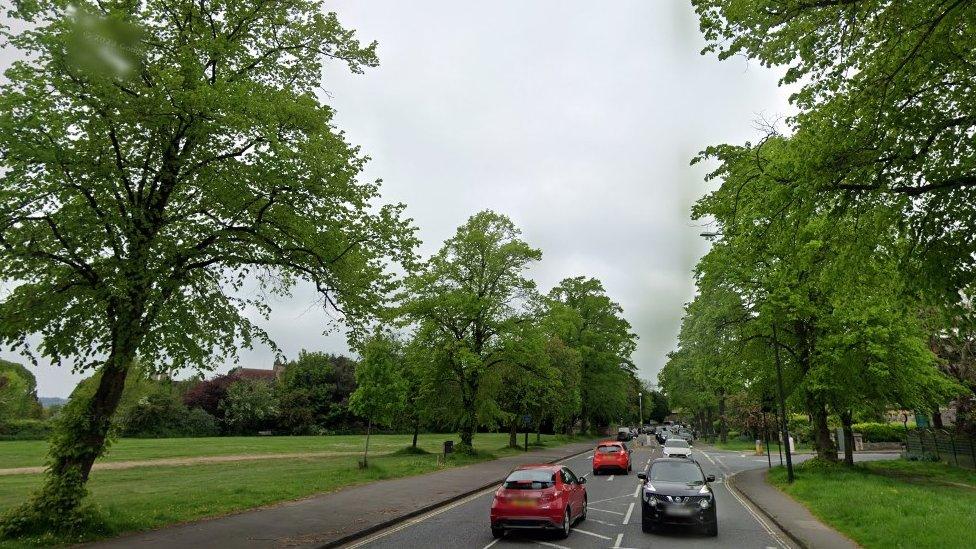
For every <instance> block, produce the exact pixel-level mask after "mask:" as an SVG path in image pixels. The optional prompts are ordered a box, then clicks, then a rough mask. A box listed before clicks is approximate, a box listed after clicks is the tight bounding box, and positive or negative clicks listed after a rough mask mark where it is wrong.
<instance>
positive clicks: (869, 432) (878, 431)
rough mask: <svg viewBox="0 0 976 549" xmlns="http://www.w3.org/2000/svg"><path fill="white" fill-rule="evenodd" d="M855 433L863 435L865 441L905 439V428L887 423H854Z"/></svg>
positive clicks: (898, 440)
mask: <svg viewBox="0 0 976 549" xmlns="http://www.w3.org/2000/svg"><path fill="white" fill-rule="evenodd" d="M852 428H853V430H854V432H855V433H861V434H862V435H864V441H865V442H901V441H903V440H905V428H904V427H902V426H900V425H891V424H888V423H855V424H854V425H853V426H852Z"/></svg>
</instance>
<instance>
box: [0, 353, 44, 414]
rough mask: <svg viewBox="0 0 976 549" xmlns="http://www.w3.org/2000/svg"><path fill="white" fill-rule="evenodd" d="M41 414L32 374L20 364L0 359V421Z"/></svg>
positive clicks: (35, 383) (35, 382)
mask: <svg viewBox="0 0 976 549" xmlns="http://www.w3.org/2000/svg"><path fill="white" fill-rule="evenodd" d="M42 415H43V410H42V409H41V403H40V402H39V401H38V400H37V381H36V380H35V379H34V374H32V373H31V372H30V370H28V369H27V368H25V367H24V366H23V365H21V364H17V363H15V362H10V361H7V360H2V359H0V423H3V422H4V421H7V420H9V419H14V418H17V419H23V418H34V419H39V418H41V417H42Z"/></svg>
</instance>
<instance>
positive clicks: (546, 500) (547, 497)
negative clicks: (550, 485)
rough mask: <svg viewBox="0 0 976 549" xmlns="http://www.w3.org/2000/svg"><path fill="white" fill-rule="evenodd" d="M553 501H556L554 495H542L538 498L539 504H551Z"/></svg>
mask: <svg viewBox="0 0 976 549" xmlns="http://www.w3.org/2000/svg"><path fill="white" fill-rule="evenodd" d="M554 499H556V495H555V494H542V495H541V496H539V503H552V500H554Z"/></svg>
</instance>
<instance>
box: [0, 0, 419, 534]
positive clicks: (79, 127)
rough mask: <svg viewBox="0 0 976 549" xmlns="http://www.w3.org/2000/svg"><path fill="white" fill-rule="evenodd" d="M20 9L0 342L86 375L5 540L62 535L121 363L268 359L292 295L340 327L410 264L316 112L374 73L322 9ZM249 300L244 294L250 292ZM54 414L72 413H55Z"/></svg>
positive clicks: (117, 390) (397, 227)
mask: <svg viewBox="0 0 976 549" xmlns="http://www.w3.org/2000/svg"><path fill="white" fill-rule="evenodd" d="M71 6H72V9H65V7H66V4H65V2H62V1H60V0H32V1H28V2H19V3H17V4H16V5H15V7H14V8H13V9H12V11H11V15H12V16H13V17H14V18H17V19H19V20H21V22H22V23H23V25H18V27H20V28H23V29H24V30H21V31H18V32H14V31H9V30H4V31H3V36H4V39H5V40H6V41H7V43H8V44H10V45H11V46H13V47H14V48H17V49H18V50H20V51H21V52H23V57H22V58H21V59H20V60H19V61H17V62H15V63H14V64H13V65H12V66H11V67H10V68H9V69H8V70H7V71H6V80H5V82H4V83H3V84H2V86H0V172H2V174H3V175H2V177H3V184H2V186H0V280H3V281H6V282H11V283H13V287H14V289H13V291H12V292H10V293H8V294H5V295H4V296H3V297H2V298H0V341H2V342H3V343H5V344H9V345H13V346H15V347H18V348H23V347H24V346H25V344H26V342H27V341H28V339H27V338H28V336H30V335H31V334H37V335H38V336H39V341H40V345H39V347H38V348H37V352H38V353H39V354H41V355H44V356H46V357H48V358H49V359H51V360H52V361H53V362H55V363H62V362H69V363H71V364H73V367H74V368H75V369H78V370H87V369H96V370H97V371H98V373H99V385H98V387H97V389H96V391H95V392H94V394H93V395H92V397H91V398H90V399H87V400H86V401H85V402H78V403H72V404H73V405H72V406H69V407H68V408H69V409H70V410H66V413H64V414H62V418H63V419H62V425H61V428H60V430H59V432H58V434H57V435H56V436H55V437H54V438H53V439H52V444H51V452H50V462H49V469H48V470H49V476H48V480H47V483H46V484H45V486H44V487H43V488H42V489H41V491H40V493H39V494H38V495H37V496H35V498H34V499H33V501H32V502H31V503H30V504H29V505H28V506H27V507H25V508H24V509H22V510H21V511H18V512H16V513H15V515H16V516H17V517H19V518H18V520H10V521H7V522H6V526H4V530H3V532H4V533H7V534H11V533H16V532H22V531H28V530H44V529H47V528H49V527H50V528H62V529H70V528H71V527H72V526H73V525H74V524H75V523H74V522H73V521H72V520H71V519H70V517H72V516H74V515H73V514H72V513H73V512H74V511H75V510H76V509H77V508H78V504H79V502H80V500H81V499H82V497H83V495H84V488H83V486H84V483H85V482H86V481H87V479H88V474H89V471H90V470H91V465H92V463H93V462H94V460H95V459H96V458H97V457H98V456H99V455H100V454H101V453H102V452H103V450H104V448H105V444H106V434H107V433H108V430H109V426H110V423H111V419H112V416H113V413H114V412H115V409H116V406H117V405H118V402H119V399H120V397H121V394H122V388H123V387H124V385H125V379H126V376H127V375H128V373H129V368H130V365H131V364H132V363H133V361H134V360H135V359H136V357H137V356H142V357H145V358H146V359H147V363H151V364H155V365H158V366H159V367H161V368H164V369H168V368H184V367H199V368H206V367H208V365H211V364H214V363H219V362H218V361H215V360H213V358H214V357H215V356H217V357H220V356H226V355H233V354H234V353H235V351H236V348H237V347H238V345H245V346H247V345H251V344H252V342H253V341H255V340H261V341H265V342H268V343H271V341H270V339H269V338H268V336H267V334H266V333H265V332H264V331H263V330H262V329H261V328H260V327H259V326H258V325H257V324H256V323H255V322H254V319H253V316H252V313H247V311H256V312H257V313H259V314H266V313H267V312H268V308H269V306H270V303H271V301H270V298H273V296H277V295H281V294H287V293H288V292H289V290H290V289H291V288H293V287H294V285H295V284H296V283H298V282H299V281H304V282H305V283H308V284H311V285H312V286H314V287H315V288H316V289H317V290H318V291H319V292H320V295H321V299H322V302H323V304H324V305H326V306H329V307H333V308H336V309H340V310H341V311H342V313H343V314H344V318H345V319H346V320H347V321H350V322H351V323H352V324H354V325H355V323H356V321H357V320H359V319H362V318H363V317H366V316H368V315H369V314H370V313H371V311H373V309H374V308H375V307H377V305H379V304H380V302H381V301H382V299H383V295H384V294H385V293H386V292H387V291H388V290H389V289H390V287H391V283H392V276H391V274H390V273H389V271H388V267H387V265H388V263H389V260H390V259H393V260H398V259H402V258H403V257H404V256H405V254H408V253H410V252H409V250H410V248H411V247H412V244H413V235H412V230H411V228H410V227H409V225H408V224H406V223H404V222H403V221H402V220H401V219H400V210H401V207H400V206H392V207H391V206H383V207H380V206H379V205H377V204H376V199H377V198H378V193H379V188H378V184H376V183H364V182H360V181H358V179H357V177H358V174H359V172H360V170H361V168H362V166H363V163H364V162H365V161H366V158H365V157H364V156H362V155H361V154H360V153H359V151H358V150H357V149H356V148H355V147H353V146H351V145H349V144H348V143H347V142H346V141H345V138H344V137H343V135H342V133H341V132H340V131H339V130H338V129H336V127H335V125H334V122H333V111H332V109H330V108H329V107H328V106H326V105H323V104H322V103H321V102H320V100H319V99H318V97H317V96H316V90H318V89H319V87H320V86H321V77H322V73H323V63H324V61H325V60H326V59H328V58H331V59H338V60H341V61H343V62H345V64H346V65H347V66H348V67H349V69H351V70H352V71H354V72H359V71H361V70H362V69H363V68H364V67H369V66H374V65H376V64H377V61H376V55H375V47H374V45H373V44H369V45H365V46H364V45H361V44H360V43H359V42H358V41H357V40H356V38H355V36H354V34H353V32H352V31H350V30H347V29H345V28H343V27H342V26H341V25H340V24H339V22H338V21H337V19H336V18H335V16H334V15H332V14H326V13H325V12H324V10H323V5H322V2H320V1H318V0H293V1H288V2H281V1H270V2H269V1H264V0H242V1H240V2H197V1H192V0H151V1H146V2H98V1H92V0H79V1H78V2H73V3H72V4H71ZM255 285H256V287H255ZM69 412H70V413H69Z"/></svg>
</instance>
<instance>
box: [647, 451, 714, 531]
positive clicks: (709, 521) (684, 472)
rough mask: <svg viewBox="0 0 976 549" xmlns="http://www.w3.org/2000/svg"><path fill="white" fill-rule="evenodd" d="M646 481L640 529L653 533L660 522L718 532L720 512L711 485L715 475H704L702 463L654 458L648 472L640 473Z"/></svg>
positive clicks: (661, 523)
mask: <svg viewBox="0 0 976 549" xmlns="http://www.w3.org/2000/svg"><path fill="white" fill-rule="evenodd" d="M637 477H638V478H640V479H641V480H642V481H644V488H643V490H642V497H641V529H642V530H643V531H644V532H645V533H652V532H654V531H656V530H657V529H658V527H660V526H661V525H664V524H670V525H682V526H695V527H697V528H699V529H701V530H703V531H704V533H705V534H706V535H709V536H717V535H718V513H717V510H716V505H715V494H714V493H713V492H712V488H711V487H710V486H709V485H708V483H710V482H714V481H715V476H714V475H707V476H706V475H705V473H704V472H702V469H701V467H700V466H699V465H698V464H697V463H695V462H693V461H688V460H684V459H668V458H661V459H656V460H654V463H652V464H651V468H650V470H649V471H648V474H646V475H645V474H644V473H638V474H637Z"/></svg>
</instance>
